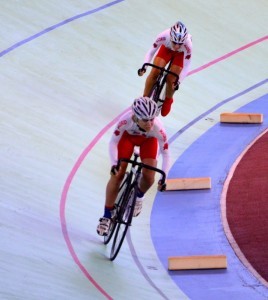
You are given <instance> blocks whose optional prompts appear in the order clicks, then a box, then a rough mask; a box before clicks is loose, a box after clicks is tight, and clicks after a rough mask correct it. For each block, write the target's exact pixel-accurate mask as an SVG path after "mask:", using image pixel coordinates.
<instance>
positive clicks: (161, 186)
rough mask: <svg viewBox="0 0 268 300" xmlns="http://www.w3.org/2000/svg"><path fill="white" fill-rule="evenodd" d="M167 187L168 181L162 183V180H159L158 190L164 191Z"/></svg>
mask: <svg viewBox="0 0 268 300" xmlns="http://www.w3.org/2000/svg"><path fill="white" fill-rule="evenodd" d="M166 188H167V185H166V183H165V182H164V183H162V180H159V181H158V191H160V192H163V191H165V190H166Z"/></svg>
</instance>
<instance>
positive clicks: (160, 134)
mask: <svg viewBox="0 0 268 300" xmlns="http://www.w3.org/2000/svg"><path fill="white" fill-rule="evenodd" d="M132 116H133V113H132V111H129V112H127V113H125V114H124V115H123V116H122V117H121V118H120V120H119V121H118V123H117V125H116V127H115V130H114V133H113V135H112V138H111V140H110V144H109V154H110V160H111V165H116V164H117V160H118V155H117V153H118V152H117V145H118V143H119V141H120V139H121V137H122V135H123V133H124V132H125V131H127V132H128V133H129V134H130V135H137V136H144V137H147V138H149V137H155V138H157V140H158V145H159V148H158V150H159V152H160V153H161V155H162V170H163V171H164V172H165V173H166V176H167V174H168V171H169V164H170V155H169V150H168V141H167V135H166V131H165V128H164V126H163V124H162V122H161V121H160V120H159V119H158V118H155V119H154V124H153V127H152V129H151V130H150V131H149V132H145V131H143V130H142V129H141V128H139V126H138V125H137V123H135V122H134V121H133V118H132Z"/></svg>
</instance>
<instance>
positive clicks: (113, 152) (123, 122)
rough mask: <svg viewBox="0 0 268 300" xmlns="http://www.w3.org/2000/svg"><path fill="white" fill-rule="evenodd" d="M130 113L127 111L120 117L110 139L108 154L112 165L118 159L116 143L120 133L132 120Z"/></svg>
mask: <svg viewBox="0 0 268 300" xmlns="http://www.w3.org/2000/svg"><path fill="white" fill-rule="evenodd" d="M131 115H132V112H127V113H126V114H124V115H123V116H122V117H121V118H120V120H119V121H118V123H117V125H116V127H115V129H114V132H113V134H112V137H111V139H110V143H109V155H110V161H111V165H112V166H113V165H116V164H117V161H118V150H117V145H118V143H119V141H120V139H121V137H122V134H123V133H124V131H125V130H126V129H127V128H128V126H129V124H130V123H131V122H132V121H131Z"/></svg>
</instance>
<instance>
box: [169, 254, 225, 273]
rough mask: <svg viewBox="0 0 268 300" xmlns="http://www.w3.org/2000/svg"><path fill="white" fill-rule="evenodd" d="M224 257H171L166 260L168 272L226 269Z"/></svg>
mask: <svg viewBox="0 0 268 300" xmlns="http://www.w3.org/2000/svg"><path fill="white" fill-rule="evenodd" d="M226 268H227V258H226V255H195V256H172V257H169V258H168V269H169V270H194V269H226Z"/></svg>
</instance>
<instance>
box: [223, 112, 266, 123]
mask: <svg viewBox="0 0 268 300" xmlns="http://www.w3.org/2000/svg"><path fill="white" fill-rule="evenodd" d="M220 121H221V122H222V123H262V122H263V114H259V113H221V115H220Z"/></svg>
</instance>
